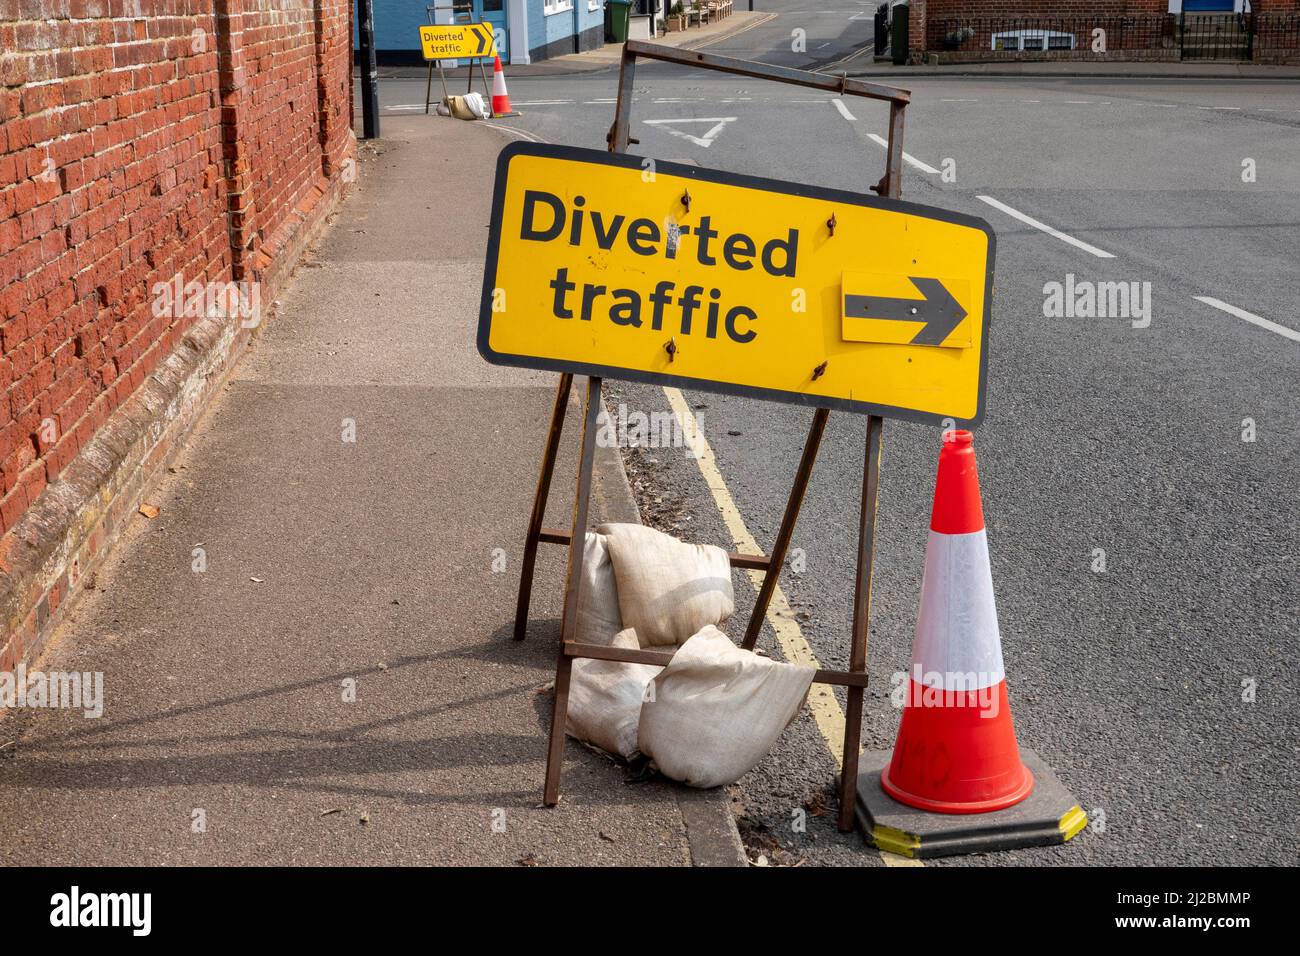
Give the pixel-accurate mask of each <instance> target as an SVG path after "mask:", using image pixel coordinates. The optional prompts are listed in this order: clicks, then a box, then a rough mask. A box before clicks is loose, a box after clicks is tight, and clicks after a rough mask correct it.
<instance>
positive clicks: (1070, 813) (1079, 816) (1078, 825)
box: [1057, 806, 1088, 842]
mask: <svg viewBox="0 0 1300 956" xmlns="http://www.w3.org/2000/svg"><path fill="white" fill-rule="evenodd" d="M1087 825H1088V814H1086V813H1084V812H1083V808H1082V807H1079V806H1073V807H1070V809H1069V810H1066V811H1065V814H1064V815H1063V816H1062V817H1061V821H1060V822H1059V823H1058V824H1057V826H1058V827H1060V828H1061V837H1062V842H1067V841H1068V840H1069V839H1070V837H1073V836H1077V835H1078V834H1079V831H1080V830H1082V829H1083V828H1084V827H1086V826H1087Z"/></svg>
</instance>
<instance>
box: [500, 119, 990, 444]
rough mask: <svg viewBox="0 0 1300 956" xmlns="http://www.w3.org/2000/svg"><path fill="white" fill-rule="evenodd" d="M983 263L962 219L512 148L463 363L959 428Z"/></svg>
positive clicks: (972, 417) (975, 397)
mask: <svg viewBox="0 0 1300 956" xmlns="http://www.w3.org/2000/svg"><path fill="white" fill-rule="evenodd" d="M993 259H994V237H993V232H992V230H991V229H990V228H989V226H988V224H987V223H985V222H984V221H983V220H982V219H977V218H975V217H973V216H966V215H962V214H960V213H955V212H949V211H947V210H943V209H936V208H932V207H927V206H919V205H914V204H912V203H906V202H901V201H898V200H890V199H881V198H877V197H875V196H863V195H859V194H856V193H850V192H843V191H839V190H829V189H819V188H816V187H812V186H802V185H796V184H793V183H783V182H777V181H774V180H768V179H756V178H752V177H748V176H739V175H735V174H731V173H725V172H720V171H717V170H710V169H702V168H699V167H694V166H686V165H682V164H677V163H668V162H659V161H656V160H649V159H642V158H641V157H637V156H628V155H618V154H611V153H604V152H597V151H595V150H585V149H574V148H570V147H562V146H551V145H546V144H537V143H513V144H511V145H510V146H508V147H507V148H506V149H505V150H504V151H502V153H501V156H500V159H499V160H498V163H497V179H496V192H495V195H494V197H493V208H492V225H491V234H490V240H489V248H488V255H487V264H486V268H485V270H484V279H483V302H482V308H481V311H480V315H479V329H478V347H479V351H480V352H481V353H482V355H483V357H484V358H486V359H487V360H488V361H489V362H493V363H496V364H502V365H516V366H524V367H528V368H542V369H550V370H554V371H561V372H565V371H567V372H577V373H582V374H589V375H602V376H607V377H611V378H623V379H632V380H636V381H646V382H655V383H661V384H673V385H679V386H682V387H686V388H699V389H704V390H709V391H720V392H726V393H733V394H741V395H752V396H755V397H758V398H765V399H770V400H776V401H785V402H794V403H797V404H802V405H812V406H821V407H826V408H838V409H846V410H849V411H857V412H870V413H874V414H878V415H887V416H891V417H895V418H905V419H910V420H913V421H924V422H943V421H944V420H945V419H953V420H954V421H957V422H964V423H969V424H975V423H977V422H978V421H979V419H980V418H981V416H982V415H983V411H984V374H985V368H986V366H987V364H988V363H987V359H988V353H987V345H988V323H989V313H990V311H991V307H992V295H993Z"/></svg>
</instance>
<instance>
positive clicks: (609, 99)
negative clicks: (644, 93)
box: [582, 96, 636, 106]
mask: <svg viewBox="0 0 1300 956" xmlns="http://www.w3.org/2000/svg"><path fill="white" fill-rule="evenodd" d="M617 102H618V100H617V99H615V98H614V97H612V96H610V97H607V98H605V99H600V100H583V101H582V105H583V106H595V105H596V104H598V103H599V104H605V103H617ZM633 102H636V101H635V100H633Z"/></svg>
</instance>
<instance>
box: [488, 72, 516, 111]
mask: <svg viewBox="0 0 1300 956" xmlns="http://www.w3.org/2000/svg"><path fill="white" fill-rule="evenodd" d="M492 59H493V62H492V118H493V119H497V118H499V117H502V116H518V115H519V114H518V113H516V112H515V111H514V110H512V109H511V108H510V94H509V93H507V92H506V74H505V71H504V70H502V69H501V57H499V56H496V57H493V58H492Z"/></svg>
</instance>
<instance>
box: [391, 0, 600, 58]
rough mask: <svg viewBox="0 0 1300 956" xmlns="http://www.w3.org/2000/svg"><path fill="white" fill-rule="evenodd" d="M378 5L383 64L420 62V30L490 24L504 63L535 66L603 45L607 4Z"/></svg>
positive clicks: (510, 0)
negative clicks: (428, 26) (423, 27)
mask: <svg viewBox="0 0 1300 956" xmlns="http://www.w3.org/2000/svg"><path fill="white" fill-rule="evenodd" d="M434 2H435V3H436V7H435V5H434V3H431V2H430V0H374V8H375V49H376V50H377V51H378V55H379V60H380V62H388V63H394V62H417V61H420V59H421V55H420V36H419V27H420V26H421V25H423V24H427V23H429V22H431V21H430V17H431V16H432V22H434V23H463V22H487V23H491V24H492V30H493V33H495V34H496V37H497V50H498V52H499V53H500V54H501V60H502V62H510V63H531V62H533V61H535V60H544V59H547V58H548V57H553V56H563V55H564V54H566V53H581V52H583V51H585V50H592V49H595V48H597V47H599V46H601V45H603V44H604V42H605V0H454V2H453V0H434Z"/></svg>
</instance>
